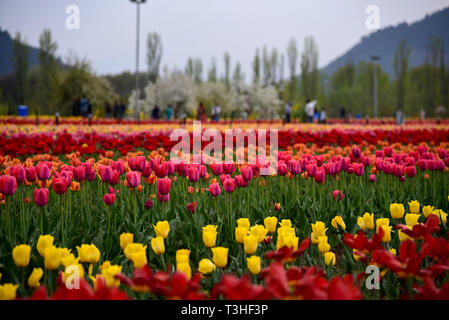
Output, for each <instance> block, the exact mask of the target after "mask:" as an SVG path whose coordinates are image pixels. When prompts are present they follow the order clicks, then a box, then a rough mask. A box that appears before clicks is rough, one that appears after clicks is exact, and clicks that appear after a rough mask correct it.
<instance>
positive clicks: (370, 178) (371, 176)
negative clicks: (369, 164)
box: [369, 174, 376, 182]
mask: <svg viewBox="0 0 449 320" xmlns="http://www.w3.org/2000/svg"><path fill="white" fill-rule="evenodd" d="M369 181H370V182H376V175H375V174H370V175H369Z"/></svg>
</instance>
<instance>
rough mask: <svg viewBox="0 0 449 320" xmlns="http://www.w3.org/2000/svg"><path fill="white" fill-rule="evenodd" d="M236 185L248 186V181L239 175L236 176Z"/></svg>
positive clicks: (240, 186)
mask: <svg viewBox="0 0 449 320" xmlns="http://www.w3.org/2000/svg"><path fill="white" fill-rule="evenodd" d="M234 180H235V185H236V186H237V187H239V188H246V187H247V186H248V181H246V180H245V179H243V177H242V175H240V174H239V175H237V176H235V177H234Z"/></svg>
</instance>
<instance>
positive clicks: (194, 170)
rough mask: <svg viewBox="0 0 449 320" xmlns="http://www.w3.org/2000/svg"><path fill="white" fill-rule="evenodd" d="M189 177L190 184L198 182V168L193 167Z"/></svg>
mask: <svg viewBox="0 0 449 320" xmlns="http://www.w3.org/2000/svg"><path fill="white" fill-rule="evenodd" d="M187 175H188V178H189V181H190V182H197V181H198V180H199V179H200V172H199V171H198V168H196V167H194V166H191V167H190V168H189V169H188V170H187Z"/></svg>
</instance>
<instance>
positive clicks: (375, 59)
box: [371, 56, 380, 118]
mask: <svg viewBox="0 0 449 320" xmlns="http://www.w3.org/2000/svg"><path fill="white" fill-rule="evenodd" d="M379 60H380V57H379V56H371V61H373V63H374V72H373V74H374V88H373V109H374V110H373V117H374V118H377V63H376V62H375V61H379Z"/></svg>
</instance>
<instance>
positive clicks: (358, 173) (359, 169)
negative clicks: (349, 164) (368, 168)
mask: <svg viewBox="0 0 449 320" xmlns="http://www.w3.org/2000/svg"><path fill="white" fill-rule="evenodd" d="M353 166H354V173H355V175H356V176H359V177H360V176H363V169H364V167H363V164H361V163H354V164H353Z"/></svg>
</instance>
